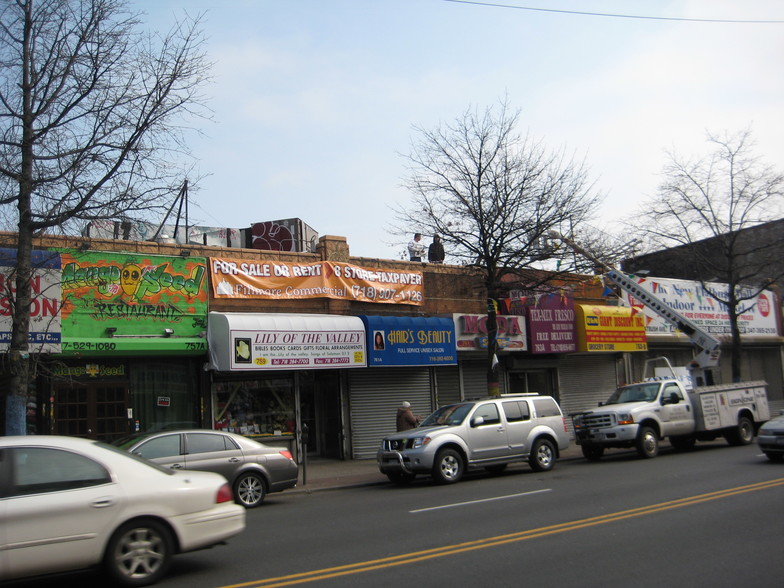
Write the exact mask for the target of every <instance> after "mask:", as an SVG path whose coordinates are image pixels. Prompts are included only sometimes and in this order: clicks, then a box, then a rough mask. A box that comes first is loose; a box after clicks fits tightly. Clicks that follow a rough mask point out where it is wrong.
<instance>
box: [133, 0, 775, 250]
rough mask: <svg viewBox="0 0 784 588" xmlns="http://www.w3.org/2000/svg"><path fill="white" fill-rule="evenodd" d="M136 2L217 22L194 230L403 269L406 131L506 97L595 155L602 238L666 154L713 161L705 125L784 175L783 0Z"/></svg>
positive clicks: (163, 25)
mask: <svg viewBox="0 0 784 588" xmlns="http://www.w3.org/2000/svg"><path fill="white" fill-rule="evenodd" d="M130 1H131V6H132V7H134V8H138V9H140V10H142V11H144V12H145V13H147V15H148V23H149V25H150V27H151V28H158V29H161V30H162V31H166V30H168V28H169V26H170V25H171V24H172V22H173V21H174V18H175V17H177V16H181V15H182V14H183V12H184V11H186V10H187V12H188V13H190V14H192V15H195V14H199V13H206V14H205V23H204V29H205V33H206V35H207V37H208V45H207V49H208V52H209V59H210V60H211V61H213V62H214V63H215V66H214V70H213V74H214V77H215V83H214V84H213V85H212V86H210V87H209V88H208V93H209V96H210V102H209V105H210V107H211V108H212V110H213V111H214V119H215V120H214V122H211V123H205V124H204V125H203V126H202V127H201V130H202V131H203V133H204V134H205V138H203V139H196V138H194V139H193V140H192V141H191V146H192V148H193V152H194V154H195V156H196V157H197V158H198V169H199V171H200V172H201V173H202V174H209V175H208V176H207V177H206V178H205V179H204V180H202V182H201V185H200V189H199V190H198V191H193V192H191V200H190V207H189V208H190V221H191V224H201V225H208V226H222V227H233V228H246V227H249V226H250V225H251V224H253V223H255V222H262V221H269V220H277V219H285V218H295V217H296V218H301V219H302V220H303V221H304V222H305V223H307V224H308V225H310V226H311V227H313V229H315V230H316V231H317V232H318V233H319V234H320V235H326V234H329V235H340V236H344V237H346V238H347V239H348V244H349V247H350V250H351V254H352V255H355V256H364V257H380V258H388V259H400V258H401V257H402V256H403V249H404V247H403V246H402V245H401V243H404V242H406V241H408V239H409V238H410V236H408V235H392V234H389V233H388V232H387V227H388V224H389V221H390V215H391V213H390V209H389V205H390V204H393V203H397V202H406V201H408V198H409V193H408V192H407V191H406V190H405V189H404V188H403V187H402V180H403V178H404V176H405V160H404V158H403V157H402V156H401V153H408V151H409V146H410V144H411V141H412V138H414V137H415V136H417V135H416V133H415V131H414V129H413V127H414V126H418V127H423V128H426V129H432V128H435V127H436V126H437V125H438V124H439V123H440V122H451V121H453V120H454V119H455V118H456V117H458V116H459V115H461V114H462V113H464V112H465V111H466V109H467V108H469V107H479V108H480V109H484V108H485V107H487V106H491V105H493V104H496V103H497V102H498V100H499V98H502V97H504V96H506V97H507V98H508V101H509V103H510V105H511V107H512V108H513V109H515V110H517V109H519V110H520V112H521V116H520V123H521V126H520V129H519V130H520V132H521V134H528V133H530V135H531V136H532V137H534V138H537V139H541V140H542V141H543V143H544V144H545V145H546V146H548V147H549V148H550V149H553V150H559V149H564V150H566V151H567V152H568V153H570V154H572V153H573V154H574V155H575V157H576V158H578V159H583V158H584V159H585V161H586V163H587V166H588V167H589V169H590V171H591V175H592V177H593V178H594V179H595V180H596V185H597V190H599V191H600V192H602V193H604V194H606V199H605V203H604V205H603V207H602V208H601V209H600V210H598V211H597V220H596V222H595V224H596V225H597V226H599V227H603V228H606V229H608V230H613V229H614V228H616V225H614V224H613V222H614V221H616V220H617V219H619V218H621V217H623V216H626V215H629V214H632V213H634V212H635V211H636V210H638V209H639V207H640V206H641V204H642V202H643V201H644V200H645V199H646V198H647V197H650V196H653V195H654V194H655V191H656V187H657V185H658V183H659V181H660V176H659V174H660V172H661V169H662V166H663V164H664V163H665V157H666V155H665V152H666V151H667V150H676V151H677V152H679V153H682V154H685V155H692V154H694V155H696V156H699V155H701V154H704V153H705V152H706V149H707V144H706V143H705V136H706V132H707V131H714V132H724V131H730V132H735V131H740V130H743V129H747V128H750V129H751V130H752V132H753V135H754V137H755V138H756V141H757V147H756V149H755V153H756V154H758V155H760V156H762V157H763V158H764V159H766V160H767V161H768V162H769V163H773V164H776V165H777V166H778V167H779V169H782V168H784V61H783V60H782V57H784V2H782V1H781V0H743V1H740V0H733V1H725V0H689V1H664V0H657V1H654V0H547V1H545V0H501V1H500V2H494V3H485V4H483V3H480V2H476V3H471V2H455V1H447V0H130ZM519 7H526V8H544V9H548V10H561V11H581V12H590V13H601V14H607V15H610V14H612V15H627V16H628V17H626V18H623V17H614V16H601V15H588V14H569V13H565V12H549V11H537V10H527V9H520V8H519ZM631 17H645V18H631ZM679 19H680V20H679ZM690 19H693V20H690ZM708 20H712V21H714V22H704V21H708ZM717 20H741V21H751V20H756V21H779V22H764V23H738V22H715V21H717ZM414 229H415V227H412V230H414ZM395 242H397V244H393V243H395ZM425 242H426V243H429V242H430V239H429V238H426V239H425ZM448 261H449V257H448V247H447V262H448Z"/></svg>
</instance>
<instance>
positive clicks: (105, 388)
mask: <svg viewBox="0 0 784 588" xmlns="http://www.w3.org/2000/svg"><path fill="white" fill-rule="evenodd" d="M52 398H53V401H54V404H53V408H54V433H55V434H56V435H67V436H71V437H87V438H88V439H98V440H100V441H106V442H107V443H108V442H111V441H114V440H115V439H119V438H120V437H123V436H125V435H127V434H128V433H129V432H130V429H129V419H128V408H129V404H128V383H127V382H111V383H108V382H106V383H99V382H90V383H77V382H74V383H71V384H58V385H55V386H54V387H53V390H52Z"/></svg>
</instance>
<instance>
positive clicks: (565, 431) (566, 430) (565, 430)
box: [561, 417, 569, 433]
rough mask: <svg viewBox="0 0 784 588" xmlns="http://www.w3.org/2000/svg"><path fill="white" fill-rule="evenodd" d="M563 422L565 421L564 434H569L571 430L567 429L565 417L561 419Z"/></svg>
mask: <svg viewBox="0 0 784 588" xmlns="http://www.w3.org/2000/svg"><path fill="white" fill-rule="evenodd" d="M561 420H562V421H563V424H564V433H568V432H569V429H567V428H566V418H565V417H561Z"/></svg>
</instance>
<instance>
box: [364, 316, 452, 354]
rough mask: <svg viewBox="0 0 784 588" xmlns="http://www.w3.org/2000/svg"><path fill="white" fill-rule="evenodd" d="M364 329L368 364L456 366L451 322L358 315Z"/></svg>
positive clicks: (427, 318)
mask: <svg viewBox="0 0 784 588" xmlns="http://www.w3.org/2000/svg"><path fill="white" fill-rule="evenodd" d="M360 318H361V319H362V322H363V323H364V324H365V329H366V330H367V337H368V341H367V345H368V365H370V366H436V365H456V364H457V348H456V340H455V329H454V322H453V321H452V319H451V318H440V317H402V316H401V317H397V316H360Z"/></svg>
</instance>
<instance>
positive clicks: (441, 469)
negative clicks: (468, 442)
mask: <svg viewBox="0 0 784 588" xmlns="http://www.w3.org/2000/svg"><path fill="white" fill-rule="evenodd" d="M464 470H465V465H464V464H463V458H462V456H461V455H460V454H459V453H458V452H457V451H455V450H454V449H442V450H441V451H439V452H438V454H436V461H435V463H434V464H433V479H434V480H435V481H436V482H437V483H438V484H454V483H455V482H459V481H460V478H462V477H463V471H464Z"/></svg>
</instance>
